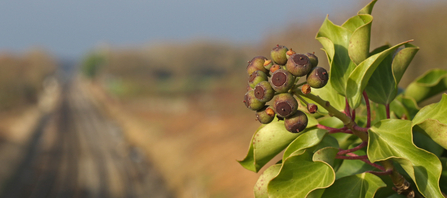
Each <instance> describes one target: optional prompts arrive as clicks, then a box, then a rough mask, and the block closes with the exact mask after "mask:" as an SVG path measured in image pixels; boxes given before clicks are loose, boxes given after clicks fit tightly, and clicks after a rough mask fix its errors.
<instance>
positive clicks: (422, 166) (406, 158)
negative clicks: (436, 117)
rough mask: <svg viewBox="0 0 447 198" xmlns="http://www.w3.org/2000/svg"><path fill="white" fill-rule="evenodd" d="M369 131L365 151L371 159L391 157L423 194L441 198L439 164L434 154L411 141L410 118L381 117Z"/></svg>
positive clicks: (380, 159)
mask: <svg viewBox="0 0 447 198" xmlns="http://www.w3.org/2000/svg"><path fill="white" fill-rule="evenodd" d="M368 134H369V142H368V149H367V154H368V157H369V160H370V161H371V162H377V161H383V160H386V159H393V160H394V161H396V162H398V163H399V164H400V165H401V166H402V168H403V169H404V170H405V172H406V173H407V174H408V175H409V176H410V177H411V178H412V179H413V181H414V182H415V184H416V186H417V188H418V190H419V192H421V193H422V194H423V195H424V196H426V197H442V194H441V191H440V189H439V184H438V181H439V178H440V175H441V163H440V161H439V159H438V157H436V155H434V154H433V153H430V152H428V151H425V150H423V149H420V148H418V147H416V146H415V145H414V144H413V141H412V138H413V137H412V123H411V121H408V120H397V119H391V120H382V121H380V122H378V123H376V124H375V125H374V126H373V127H371V129H369V133H368Z"/></svg>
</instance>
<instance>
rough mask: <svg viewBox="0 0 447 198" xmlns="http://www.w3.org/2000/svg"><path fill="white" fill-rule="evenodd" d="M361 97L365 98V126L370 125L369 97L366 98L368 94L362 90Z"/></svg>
mask: <svg viewBox="0 0 447 198" xmlns="http://www.w3.org/2000/svg"><path fill="white" fill-rule="evenodd" d="M363 97H364V98H365V103H366V117H367V120H366V128H369V127H371V106H370V104H369V98H368V94H366V91H363Z"/></svg>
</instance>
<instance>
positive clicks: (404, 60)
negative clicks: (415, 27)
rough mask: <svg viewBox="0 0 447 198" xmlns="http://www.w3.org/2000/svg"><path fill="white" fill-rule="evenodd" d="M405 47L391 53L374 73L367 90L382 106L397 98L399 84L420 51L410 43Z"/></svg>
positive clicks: (371, 97)
mask: <svg viewBox="0 0 447 198" xmlns="http://www.w3.org/2000/svg"><path fill="white" fill-rule="evenodd" d="M404 47H405V48H403V49H400V50H399V49H397V50H394V51H392V52H391V53H389V54H388V56H387V57H385V59H384V60H383V61H382V62H381V63H380V64H379V66H378V67H377V68H376V70H375V71H374V72H373V74H372V76H371V78H370V79H369V82H368V85H367V86H366V88H365V90H366V92H367V93H368V96H369V99H371V100H372V101H374V102H376V103H380V104H390V103H391V101H393V100H394V98H395V97H396V95H397V93H398V84H399V82H400V80H401V79H402V76H403V74H404V72H405V71H406V70H407V67H408V65H409V64H410V62H411V60H413V57H414V56H415V55H416V53H417V51H418V50H419V48H418V47H416V46H414V45H411V44H408V43H407V44H405V45H404ZM379 50H380V48H379Z"/></svg>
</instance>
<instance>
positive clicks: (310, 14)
mask: <svg viewBox="0 0 447 198" xmlns="http://www.w3.org/2000/svg"><path fill="white" fill-rule="evenodd" d="M420 1H422V2H427V0H420ZM429 1H430V0H429ZM431 1H434V0H431ZM385 2H386V1H385V0H382V1H379V4H381V3H385ZM364 4H365V1H359V0H333V1H328V0H326V1H324V0H284V1H278V0H245V1H243V0H220V1H211V0H189V1H179V0H164V1H161V0H158V1H149V0H147V1H143V0H70V1H68V0H65V1H61V0H33V1H31V0H28V1H25V0H8V1H1V2H0V51H4V50H11V51H16V52H21V51H24V50H26V49H28V48H29V47H30V46H40V47H43V48H45V49H47V50H48V51H50V52H51V53H53V54H55V55H57V56H62V57H70V58H76V57H79V56H81V55H83V54H84V53H86V52H87V51H88V50H89V49H92V48H93V47H94V46H95V45H98V44H99V43H109V44H111V45H115V46H131V45H143V44H150V43H153V42H157V41H166V40H179V41H186V40H189V39H198V38H202V37H205V38H207V39H220V40H228V41H233V42H258V41H260V40H261V39H262V38H263V36H265V35H266V34H267V33H268V32H269V31H270V30H271V29H272V28H280V27H284V25H286V24H288V23H290V22H306V21H308V20H309V19H311V18H317V19H319V18H321V21H322V20H323V19H324V17H325V16H326V14H330V15H334V14H336V13H337V11H340V10H343V12H352V14H354V13H355V12H356V10H358V9H359V8H361V7H362V6H363V5H364ZM346 7H349V8H351V9H349V8H346Z"/></svg>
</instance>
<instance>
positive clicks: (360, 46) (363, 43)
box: [343, 14, 373, 65]
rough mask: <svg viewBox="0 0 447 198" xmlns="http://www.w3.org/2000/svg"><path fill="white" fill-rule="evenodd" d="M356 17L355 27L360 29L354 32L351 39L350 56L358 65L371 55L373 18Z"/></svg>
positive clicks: (369, 16)
mask: <svg viewBox="0 0 447 198" xmlns="http://www.w3.org/2000/svg"><path fill="white" fill-rule="evenodd" d="M355 17H356V18H358V19H356V21H357V22H356V23H357V24H356V25H355V26H357V27H358V28H357V29H355V30H354V31H353V33H352V35H351V39H350V40H349V45H348V54H349V57H350V58H351V60H352V62H354V63H355V64H356V65H358V64H360V63H361V62H362V61H364V60H365V59H366V58H368V55H369V45H370V37H371V24H372V20H373V17H372V16H371V15H369V14H361V15H357V16H355ZM345 24H346V23H345ZM345 24H343V27H345Z"/></svg>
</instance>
